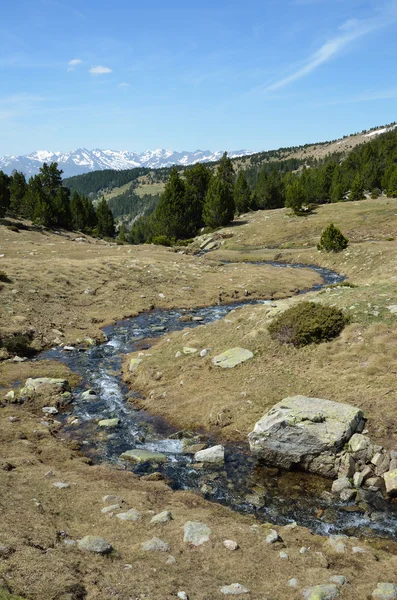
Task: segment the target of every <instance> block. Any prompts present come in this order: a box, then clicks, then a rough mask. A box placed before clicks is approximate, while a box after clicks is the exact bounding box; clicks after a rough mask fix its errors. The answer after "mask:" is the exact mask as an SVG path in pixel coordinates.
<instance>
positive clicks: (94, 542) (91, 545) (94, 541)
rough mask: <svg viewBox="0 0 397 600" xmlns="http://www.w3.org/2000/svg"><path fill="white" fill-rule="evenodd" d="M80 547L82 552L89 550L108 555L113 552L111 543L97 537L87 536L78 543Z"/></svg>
mask: <svg viewBox="0 0 397 600" xmlns="http://www.w3.org/2000/svg"><path fill="white" fill-rule="evenodd" d="M78 546H79V548H80V550H87V551H88V552H95V553H96V554H108V553H109V552H111V551H112V550H113V548H112V545H111V544H109V542H107V541H106V540H105V539H104V538H102V537H99V536H97V535H86V536H85V537H83V538H82V539H81V540H79V541H78Z"/></svg>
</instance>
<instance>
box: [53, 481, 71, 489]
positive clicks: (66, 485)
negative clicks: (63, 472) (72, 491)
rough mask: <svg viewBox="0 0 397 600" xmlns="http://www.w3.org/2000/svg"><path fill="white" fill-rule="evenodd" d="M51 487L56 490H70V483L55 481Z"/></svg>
mask: <svg viewBox="0 0 397 600" xmlns="http://www.w3.org/2000/svg"><path fill="white" fill-rule="evenodd" d="M52 485H53V486H54V487H56V488H58V490H66V489H67V488H70V483H64V482H63V481H56V482H55V483H53V484H52Z"/></svg>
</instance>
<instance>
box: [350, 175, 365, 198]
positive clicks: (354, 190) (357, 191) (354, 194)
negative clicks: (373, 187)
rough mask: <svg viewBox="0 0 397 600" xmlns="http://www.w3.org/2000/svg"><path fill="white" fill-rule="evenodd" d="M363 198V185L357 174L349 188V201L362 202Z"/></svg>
mask: <svg viewBox="0 0 397 600" xmlns="http://www.w3.org/2000/svg"><path fill="white" fill-rule="evenodd" d="M363 198H364V183H363V180H362V177H361V175H360V173H357V174H356V176H355V178H354V179H353V182H352V186H351V188H350V193H349V200H362V199H363Z"/></svg>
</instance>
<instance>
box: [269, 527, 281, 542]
mask: <svg viewBox="0 0 397 600" xmlns="http://www.w3.org/2000/svg"><path fill="white" fill-rule="evenodd" d="M278 541H280V536H279V535H278V533H277V531H276V530H275V529H270V531H269V533H268V535H267V536H266V538H265V542H266V544H274V543H275V542H278Z"/></svg>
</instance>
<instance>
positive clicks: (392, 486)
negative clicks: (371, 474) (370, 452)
mask: <svg viewBox="0 0 397 600" xmlns="http://www.w3.org/2000/svg"><path fill="white" fill-rule="evenodd" d="M383 479H384V481H385V486H386V493H387V494H389V496H397V469H394V470H393V471H387V473H385V474H384V475H383Z"/></svg>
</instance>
